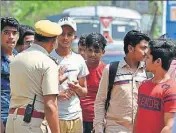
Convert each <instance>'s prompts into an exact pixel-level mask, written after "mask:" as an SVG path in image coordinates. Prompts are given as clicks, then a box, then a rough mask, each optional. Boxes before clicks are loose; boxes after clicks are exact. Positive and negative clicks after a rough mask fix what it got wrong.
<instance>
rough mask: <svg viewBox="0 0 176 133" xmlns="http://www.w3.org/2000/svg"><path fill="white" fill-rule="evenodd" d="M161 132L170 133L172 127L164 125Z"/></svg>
mask: <svg viewBox="0 0 176 133" xmlns="http://www.w3.org/2000/svg"><path fill="white" fill-rule="evenodd" d="M161 133H172V128H171V127H170V126H165V127H164V128H163V129H162V130H161Z"/></svg>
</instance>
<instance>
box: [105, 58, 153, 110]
mask: <svg viewBox="0 0 176 133" xmlns="http://www.w3.org/2000/svg"><path fill="white" fill-rule="evenodd" d="M118 65H119V61H115V62H111V63H110V66H109V85H108V93H107V98H106V101H105V112H107V110H108V107H109V101H110V99H111V91H112V88H113V85H114V79H115V76H116V72H117V68H118ZM146 76H147V79H149V78H152V77H153V74H152V73H150V72H146Z"/></svg>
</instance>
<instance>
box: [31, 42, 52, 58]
mask: <svg viewBox="0 0 176 133" xmlns="http://www.w3.org/2000/svg"><path fill="white" fill-rule="evenodd" d="M31 48H34V49H37V50H39V51H41V52H42V53H44V54H46V55H49V53H48V51H47V50H46V49H44V48H43V47H42V46H40V45H38V44H34V43H33V44H32V45H31Z"/></svg>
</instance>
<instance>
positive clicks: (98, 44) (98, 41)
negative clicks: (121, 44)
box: [86, 32, 107, 50]
mask: <svg viewBox="0 0 176 133" xmlns="http://www.w3.org/2000/svg"><path fill="white" fill-rule="evenodd" d="M106 44H107V41H106V39H105V38H104V36H103V35H102V34H100V33H97V32H93V33H90V34H88V35H87V37H86V47H93V48H96V49H97V48H101V49H102V50H104V49H105V46H106Z"/></svg>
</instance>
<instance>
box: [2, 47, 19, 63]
mask: <svg viewBox="0 0 176 133" xmlns="http://www.w3.org/2000/svg"><path fill="white" fill-rule="evenodd" d="M12 52H13V55H14V56H15V55H17V54H18V52H17V51H16V49H13V51H12ZM1 59H3V60H5V61H8V62H10V60H9V59H8V56H7V55H6V54H5V53H4V51H3V50H2V48H1Z"/></svg>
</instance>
